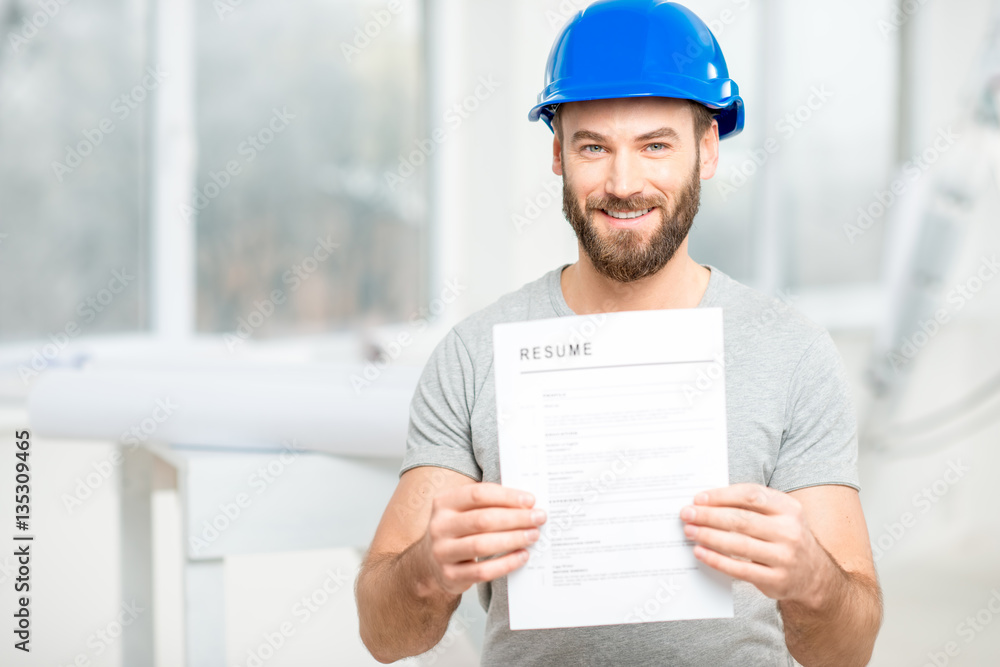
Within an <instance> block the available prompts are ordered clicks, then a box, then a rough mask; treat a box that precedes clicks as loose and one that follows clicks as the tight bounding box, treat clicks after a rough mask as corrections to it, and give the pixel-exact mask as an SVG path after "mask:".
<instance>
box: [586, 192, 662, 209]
mask: <svg viewBox="0 0 1000 667" xmlns="http://www.w3.org/2000/svg"><path fill="white" fill-rule="evenodd" d="M666 204H667V202H666V200H665V199H663V197H644V196H639V197H628V198H627V199H621V198H620V197H596V198H594V199H589V200H587V208H588V209H589V210H592V211H596V210H602V211H614V212H616V213H620V212H625V211H642V210H645V209H647V208H655V207H657V206H659V207H660V208H666Z"/></svg>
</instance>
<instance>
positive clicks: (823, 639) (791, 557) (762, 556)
mask: <svg viewBox="0 0 1000 667" xmlns="http://www.w3.org/2000/svg"><path fill="white" fill-rule="evenodd" d="M681 519H682V520H684V521H685V524H686V525H685V527H684V532H685V534H686V535H687V536H688V537H689V538H690V539H692V540H693V541H694V542H695V543H696V546H695V550H694V552H695V556H696V557H697V558H698V559H699V560H701V561H703V562H704V563H706V564H707V565H709V566H710V567H713V568H715V569H717V570H719V571H720V572H723V573H725V574H728V575H730V576H732V577H734V578H736V579H740V580H742V581H747V582H750V583H752V584H754V585H755V586H756V587H757V588H758V589H760V591H761V592H762V593H764V595H767V596H768V597H770V598H773V599H775V600H778V607H779V609H780V610H781V615H782V618H783V620H784V625H785V643H786V645H787V646H788V651H789V653H791V654H792V656H793V657H794V658H795V659H796V660H797V661H799V662H800V663H801V664H803V665H805V666H806V667H825V666H826V665H831V666H832V665H836V666H838V667H851V666H853V665H859V666H860V665H866V664H868V661H869V660H870V659H871V654H872V649H873V647H874V644H875V637H876V635H877V634H878V629H879V626H880V625H881V623H882V597H881V592H880V590H879V586H878V582H877V577H876V574H875V565H874V563H873V561H872V553H871V545H870V544H869V541H868V532H867V528H866V526H865V519H864V515H863V513H862V511H861V503H860V501H859V499H858V493H857V491H855V490H854V489H852V488H850V487H847V486H840V485H821V486H813V487H808V488H804V489H799V490H797V491H792V492H790V493H787V494H786V493H782V492H780V491H776V490H775V489H771V488H768V487H765V486H761V485H759V484H734V485H732V486H729V487H723V488H720V489H713V490H711V491H708V492H706V493H704V494H699V495H698V496H697V497H696V498H695V504H694V505H693V506H689V507H686V508H684V509H683V510H682V512H681Z"/></svg>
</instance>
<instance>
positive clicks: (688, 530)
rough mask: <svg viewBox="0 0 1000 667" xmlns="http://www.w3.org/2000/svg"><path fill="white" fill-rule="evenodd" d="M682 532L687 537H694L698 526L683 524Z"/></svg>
mask: <svg viewBox="0 0 1000 667" xmlns="http://www.w3.org/2000/svg"><path fill="white" fill-rule="evenodd" d="M684 534H685V535H687V536H688V537H694V536H695V535H697V534H698V526H692V525H691V524H688V525H686V526H684Z"/></svg>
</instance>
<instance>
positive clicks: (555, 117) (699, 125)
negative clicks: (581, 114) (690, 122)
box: [551, 100, 719, 143]
mask: <svg viewBox="0 0 1000 667" xmlns="http://www.w3.org/2000/svg"><path fill="white" fill-rule="evenodd" d="M687 102H688V105H689V106H690V107H691V114H692V115H693V116H694V138H695V142H696V143H697V142H699V141H700V140H701V138H702V137H703V136H705V133H706V132H708V128H710V127H712V119H713V118H715V116H716V114H718V113H719V110H718V109H709V108H708V107H706V106H705V105H704V104H701V103H699V102H695V101H694V100H687ZM552 107H553V109H552V121H551V122H552V129H553V131H555V133H556V136H557V137H559V143H562V123H561V122H560V120H559V109H560V107H562V104H554V105H552Z"/></svg>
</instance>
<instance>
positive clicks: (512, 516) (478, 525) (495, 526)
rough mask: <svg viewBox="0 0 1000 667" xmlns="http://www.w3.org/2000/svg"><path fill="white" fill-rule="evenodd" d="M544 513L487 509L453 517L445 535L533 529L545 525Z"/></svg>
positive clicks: (457, 535) (500, 508)
mask: <svg viewBox="0 0 1000 667" xmlns="http://www.w3.org/2000/svg"><path fill="white" fill-rule="evenodd" d="M545 518H546V515H545V511H544V510H540V509H511V508H508V507H488V508H485V509H475V510H469V511H467V512H459V513H457V514H455V515H453V517H452V520H451V521H450V522H449V526H448V528H447V531H448V532H447V534H448V535H450V536H451V537H464V536H466V535H479V534H481V533H498V532H501V531H505V530H515V529H517V528H524V529H528V528H535V527H536V526H540V525H541V524H543V523H545Z"/></svg>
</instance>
